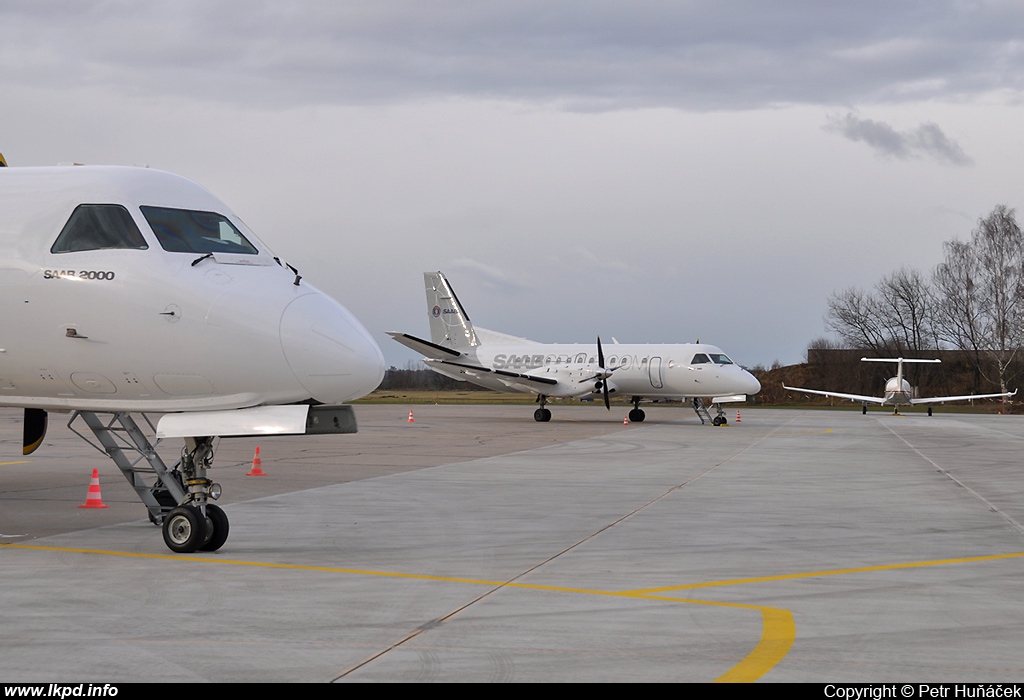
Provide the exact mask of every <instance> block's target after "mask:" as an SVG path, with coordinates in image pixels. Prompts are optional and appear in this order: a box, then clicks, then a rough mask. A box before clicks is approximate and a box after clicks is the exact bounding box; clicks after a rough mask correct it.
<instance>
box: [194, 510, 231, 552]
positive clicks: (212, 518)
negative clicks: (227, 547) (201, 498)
mask: <svg viewBox="0 0 1024 700" xmlns="http://www.w3.org/2000/svg"><path fill="white" fill-rule="evenodd" d="M227 539H228V516H227V515H226V514H225V513H224V510H223V509H222V508H221V507H220V506H215V505H213V504H212V503H207V504H206V542H204V543H203V544H201V545H199V549H200V551H203V552H216V551H217V550H218V549H220V548H221V547H223V546H224V543H225V542H226V541H227Z"/></svg>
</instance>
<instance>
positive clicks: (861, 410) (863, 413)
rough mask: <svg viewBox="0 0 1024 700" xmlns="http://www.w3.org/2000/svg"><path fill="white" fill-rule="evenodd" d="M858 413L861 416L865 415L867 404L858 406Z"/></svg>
mask: <svg viewBox="0 0 1024 700" xmlns="http://www.w3.org/2000/svg"><path fill="white" fill-rule="evenodd" d="M860 414H861V415H862V416H866V415H867V414H868V407H867V406H861V407H860Z"/></svg>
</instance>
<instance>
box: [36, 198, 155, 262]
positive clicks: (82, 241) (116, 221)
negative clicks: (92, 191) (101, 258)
mask: <svg viewBox="0 0 1024 700" xmlns="http://www.w3.org/2000/svg"><path fill="white" fill-rule="evenodd" d="M148 247H149V246H148V245H146V239H145V238H143V237H142V233H141V232H140V231H139V227H138V226H136V225H135V221H133V220H132V215H131V214H129V213H128V210H127V209H125V208H124V207H122V206H121V205H120V204H79V205H78V206H77V207H75V210H74V211H73V212H71V218H69V219H68V222H67V223H66V224H64V228H63V229H61V231H60V235H59V236H57V240H56V241H54V242H53V245H52V246H50V252H51V253H77V252H81V251H83V250H111V249H117V248H121V249H124V248H128V249H133V250H145V249H146V248H148Z"/></svg>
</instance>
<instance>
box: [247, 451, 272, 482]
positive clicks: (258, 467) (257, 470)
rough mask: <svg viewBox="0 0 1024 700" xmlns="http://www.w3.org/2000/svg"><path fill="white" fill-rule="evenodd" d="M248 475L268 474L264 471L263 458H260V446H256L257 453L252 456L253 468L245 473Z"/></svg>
mask: <svg viewBox="0 0 1024 700" xmlns="http://www.w3.org/2000/svg"><path fill="white" fill-rule="evenodd" d="M245 475H246V476H266V475H267V473H266V472H265V471H263V460H262V459H260V447H259V445H257V446H256V454H254V455H253V456H252V469H250V470H249V471H247V472H246V473H245Z"/></svg>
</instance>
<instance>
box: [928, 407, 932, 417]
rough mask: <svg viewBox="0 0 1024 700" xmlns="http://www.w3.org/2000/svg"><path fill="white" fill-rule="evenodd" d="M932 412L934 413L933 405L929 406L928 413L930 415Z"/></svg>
mask: <svg viewBox="0 0 1024 700" xmlns="http://www.w3.org/2000/svg"><path fill="white" fill-rule="evenodd" d="M931 414H932V407H931V406H929V407H928V415H929V416H930V415H931Z"/></svg>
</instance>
